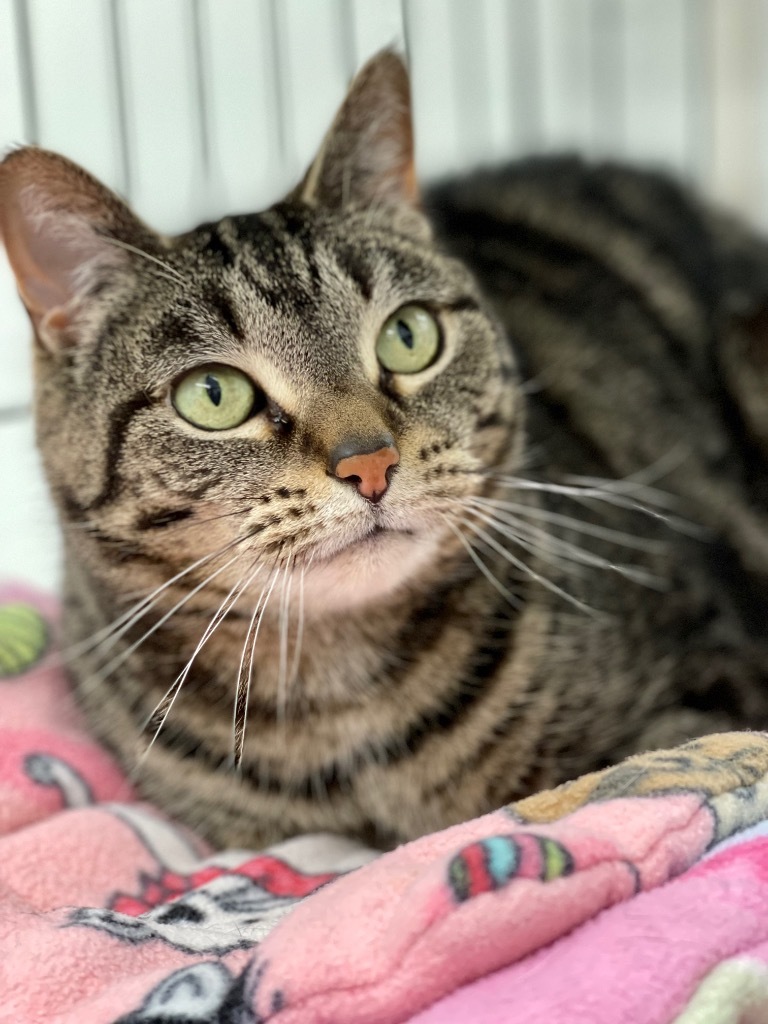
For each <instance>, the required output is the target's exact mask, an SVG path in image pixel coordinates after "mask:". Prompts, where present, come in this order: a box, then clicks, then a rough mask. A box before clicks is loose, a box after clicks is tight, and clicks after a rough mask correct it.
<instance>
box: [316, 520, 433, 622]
mask: <svg viewBox="0 0 768 1024" xmlns="http://www.w3.org/2000/svg"><path fill="white" fill-rule="evenodd" d="M437 551H438V541H437V538H434V539H431V538H429V537H428V536H425V535H424V534H422V533H411V532H405V531H398V530H381V531H378V532H375V533H371V534H368V535H367V536H365V537H363V538H362V539H359V540H355V541H353V542H351V543H349V544H347V545H345V546H344V547H342V548H340V549H339V550H338V551H336V552H333V553H331V554H330V555H328V556H326V557H323V558H316V559H314V560H313V561H312V563H311V565H310V567H309V568H308V569H307V571H306V573H305V577H304V607H305V610H306V612H307V613H308V614H309V615H322V614H323V613H325V612H339V611H343V610H345V609H353V608H359V607H360V606H361V605H363V604H367V603H369V602H370V601H375V600H380V599H382V598H386V597H388V596H390V595H391V594H392V593H394V591H396V590H397V589H398V588H399V587H401V586H402V585H403V584H404V583H406V582H407V581H408V579H409V578H411V577H413V576H414V575H415V574H417V573H418V572H419V571H420V570H421V569H423V567H424V566H425V564H426V563H427V562H429V561H431V560H433V559H434V558H435V557H436V555H437Z"/></svg>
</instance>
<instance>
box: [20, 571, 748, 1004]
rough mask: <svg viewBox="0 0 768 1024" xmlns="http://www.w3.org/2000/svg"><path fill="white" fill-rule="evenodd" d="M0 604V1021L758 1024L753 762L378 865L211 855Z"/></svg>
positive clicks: (591, 802)
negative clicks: (126, 772)
mask: <svg viewBox="0 0 768 1024" xmlns="http://www.w3.org/2000/svg"><path fill="white" fill-rule="evenodd" d="M55 611H56V609H55V605H54V604H53V603H52V602H51V601H50V600H47V599H45V598H43V597H41V596H40V595H36V594H34V593H32V592H29V591H26V590H23V589H21V588H15V589H14V588H6V589H5V590H4V591H2V592H0V1021H2V1022H8V1024H10V1022H13V1024H33V1022H62V1024H64V1022H67V1024H74V1022H77V1024H108V1022H109V1024H116V1022H118V1021H119V1022H121V1024H129V1022H130V1024H139V1022H153V1024H161V1022H167V1024H171V1022H175V1024H197V1022H200V1024H202V1022H210V1024H214V1022H216V1024H225V1022H226V1024H235V1022H237V1024H266V1022H270V1024H395V1022H401V1021H412V1022H418V1024H491V1022H494V1024H496V1022H499V1021H515V1022H516V1024H525V1022H531V1024H532V1022H537V1024H538V1022H543V1021H547V1022H548V1024H582V1022H583V1024H625V1022H626V1024H646V1022H647V1024H661V1022H669V1021H675V1022H677V1024H726V1022H727V1024H736V1022H744V1024H746V1022H751V1024H758V1022H765V1021H768V822H767V821H766V819H768V736H766V735H763V734H760V733H740V734H725V735H720V736H713V737H708V738H706V739H704V740H700V741H697V742H695V743H691V744H687V745H686V746H685V747H681V748H678V749H677V750H674V751H667V752H661V753H655V754H650V755H644V756H642V757H639V758H633V759H631V760H629V761H627V762H625V763H623V764H620V765H618V766H616V767H615V768H611V769H608V770H606V771H604V772H600V773H597V774H595V775H591V776H585V777H583V778H581V779H578V780H576V781H574V782H573V783H569V784H568V785H566V786H562V787H560V788H559V789H557V790H554V791H551V792H547V793H541V794H538V795H536V796H534V797H531V798H529V799H528V800H524V801H522V802H520V803H518V804H515V805H512V806H510V807H507V808H504V809H502V810H499V811H496V812H495V813H493V814H489V815H486V816H485V817H483V818H478V819H477V820H475V821H471V822H468V823H467V824H465V825H460V826H457V827H455V828H451V829H448V830H446V831H444V832H440V833H437V834H435V835H430V836H426V837H424V838H423V839H420V840H418V841H416V842H413V843H410V844H408V845H406V846H403V847H401V848H399V849H398V850H395V851H394V852H392V853H388V854H385V855H383V856H379V857H377V856H376V855H375V854H374V853H373V852H372V851H370V850H367V849H365V848H364V847H361V846H360V845H359V844H357V843H354V842H351V841H347V840H344V839H340V838H337V837H332V836H304V837H299V838H297V839H294V840H291V841H289V842H286V843H283V844H281V845H280V846H278V847H274V848H273V849H271V850H266V851H260V852H254V851H243V850H239V851H237V850H230V851H225V852H218V853H215V852H213V851H211V850H209V849H206V847H205V845H204V844H203V843H202V842H200V841H199V840H198V839H196V838H195V836H193V835H191V834H189V833H188V832H186V831H185V830H184V829H182V828H180V827H178V826H176V825H174V824H173V823H172V822H170V821H168V820H167V819H166V818H164V817H163V815H162V814H160V813H159V812H158V811H156V810H154V809H153V808H152V807H149V806H147V805H146V804H143V803H140V802H138V801H137V800H136V798H135V795H134V794H133V793H132V792H131V789H130V787H129V785H128V784H127V782H126V781H125V779H124V778H123V776H122V775H121V773H120V771H119V770H118V769H117V767H116V766H115V765H114V763H113V762H112V760H111V759H110V757H109V756H108V755H107V753H106V752H105V751H104V750H102V749H100V748H99V746H98V745H97V744H96V743H95V742H94V741H93V740H92V739H90V738H89V736H88V734H87V731H86V730H85V728H84V725H83V723H82V721H81V720H80V718H79V716H78V714H77V712H76V709H75V708H74V706H73V704H72V701H71V698H70V696H69V693H68V690H67V685H66V681H65V678H64V675H63V673H62V671H61V669H60V668H59V667H58V666H57V663H56V659H55V656H54V653H53V652H54V647H55Z"/></svg>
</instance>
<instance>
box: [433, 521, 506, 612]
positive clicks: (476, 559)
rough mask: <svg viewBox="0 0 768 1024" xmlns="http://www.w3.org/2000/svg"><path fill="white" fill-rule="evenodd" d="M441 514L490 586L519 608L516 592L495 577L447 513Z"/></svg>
mask: <svg viewBox="0 0 768 1024" xmlns="http://www.w3.org/2000/svg"><path fill="white" fill-rule="evenodd" d="M441 515H442V518H443V519H445V521H446V523H447V525H448V527H449V529H451V530H452V531H453V532H454V533H455V534H456V536H457V537H458V539H459V541H460V542H461V544H462V546H463V547H464V548H465V549H466V551H467V554H468V555H469V557H470V558H471V559H472V561H473V562H474V563H475V565H476V566H477V568H478V569H479V570H480V572H481V573H482V574H483V576H485V578H486V579H487V580H488V582H489V583H490V584H491V586H492V587H494V588H495V589H496V590H498V592H499V593H500V594H501V595H502V597H505V598H506V599H507V601H508V602H509V603H510V604H511V605H512V607H513V608H520V606H521V601H520V598H519V597H518V596H517V595H516V594H514V593H513V592H512V591H511V590H510V589H509V588H508V587H505V586H504V584H503V583H502V582H501V580H499V579H497V577H496V576H495V575H494V574H493V572H491V570H490V569H489V568H488V566H487V565H486V564H485V562H484V561H483V560H482V558H480V556H479V555H478V554H477V551H476V549H475V546H474V545H473V544H472V542H471V541H470V540H469V539H468V538H467V537H465V536H464V534H463V533H462V532H461V530H460V529H459V528H458V526H457V525H456V524H455V523H454V522H452V521H451V519H450V518H449V517H448V516H447V515H444V514H442V513H441Z"/></svg>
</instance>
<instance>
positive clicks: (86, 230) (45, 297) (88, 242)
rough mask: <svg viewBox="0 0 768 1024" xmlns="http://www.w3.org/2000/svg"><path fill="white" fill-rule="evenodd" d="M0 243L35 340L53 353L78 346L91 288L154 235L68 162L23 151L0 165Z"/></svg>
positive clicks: (123, 267) (42, 152)
mask: <svg viewBox="0 0 768 1024" xmlns="http://www.w3.org/2000/svg"><path fill="white" fill-rule="evenodd" d="M0 241H2V242H3V244H4V246H5V249H6V252H7V254H8V259H9V261H10V264H11V268H12V270H13V272H14V274H15V275H16V283H17V286H18V289H19V295H20V296H21V299H22V301H23V303H24V305H25V306H26V308H27V312H28V313H29V316H30V319H31V320H32V323H33V325H34V328H35V333H36V335H37V338H38V339H39V340H40V341H41V342H42V343H43V344H44V345H45V346H46V347H47V348H48V349H50V350H51V351H56V350H57V349H60V348H63V347H67V346H71V345H72V344H74V343H75V342H76V341H77V333H78V331H77V326H78V324H79V323H81V322H82V320H83V317H84V316H85V315H87V311H88V297H89V295H90V294H91V293H92V291H93V290H94V288H95V287H96V286H97V285H99V284H102V283H103V282H104V280H105V279H106V278H107V277H108V276H109V275H110V274H111V275H114V274H115V272H118V273H119V272H121V271H125V270H127V269H129V263H130V259H129V253H130V252H131V251H133V252H136V251H137V250H138V249H142V250H145V249H146V248H152V247H156V246H157V245H158V243H159V236H157V235H155V234H154V233H153V232H151V231H150V229H149V228H147V227H146V226H145V225H143V224H142V223H141V221H139V219H138V218H137V217H135V216H134V214H133V213H132V212H131V211H130V210H129V209H128V207H127V206H126V204H125V203H124V202H123V201H122V199H120V198H119V197H118V196H116V195H115V194H114V193H113V192H111V191H110V190H109V189H108V188H106V186H104V185H102V184H101V182H99V181H97V180H96V179H95V178H94V177H92V176H91V175H90V174H88V173H87V172H86V171H84V170H83V169H82V168H81V167H78V166H77V165H76V164H74V163H72V161H71V160H67V159H66V157H63V156H60V155H59V154H57V153H50V152H48V151H47V150H44V149H37V148H35V147H33V146H29V147H25V148H23V149H18V150H15V151H13V152H11V153H9V154H8V156H7V157H6V158H5V160H3V161H2V163H0Z"/></svg>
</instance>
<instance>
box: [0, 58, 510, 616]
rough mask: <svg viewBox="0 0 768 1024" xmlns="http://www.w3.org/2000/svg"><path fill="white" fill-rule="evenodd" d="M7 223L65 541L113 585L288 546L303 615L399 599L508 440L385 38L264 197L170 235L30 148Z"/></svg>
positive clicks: (497, 344)
mask: <svg viewBox="0 0 768 1024" xmlns="http://www.w3.org/2000/svg"><path fill="white" fill-rule="evenodd" d="M0 231H1V233H2V237H3V240H4V243H5V246H6V249H7V252H8V256H9V258H10V262H11V265H12V267H13V269H14V272H15V274H16V277H17V280H18V287H19V291H20V294H21V297H22V299H23V301H24V303H25V305H26V308H27V310H28V312H29V316H30V318H31V320H32V324H33V326H34V329H35V336H36V344H35V374H36V397H35V405H36V417H37V429H38V440H39V445H40V448H41V450H42V454H43V459H44V463H45V467H46V471H47V475H48V478H49V481H50V484H51V488H52V491H53V494H54V497H55V500H56V502H57V505H58V507H59V509H60V512H61V516H62V521H63V523H64V527H65V534H66V537H67V547H68V552H69V557H70V558H72V557H75V558H77V559H79V560H81V561H82V562H83V563H84V564H85V565H87V566H88V567H89V569H90V571H91V572H92V573H94V574H96V576H98V577H100V578H102V579H109V578H113V579H115V580H119V583H120V586H121V587H122V588H124V589H127V590H134V591H135V590H136V589H139V590H141V589H142V588H143V587H145V586H148V585H150V584H157V583H159V582H162V581H163V580H164V579H168V578H170V577H171V576H173V575H174V574H175V573H181V572H182V571H183V570H185V569H187V568H188V567H189V566H191V565H193V563H196V562H199V564H198V565H197V567H196V568H195V569H194V570H192V571H191V572H190V573H189V574H188V575H187V576H186V577H185V578H186V579H187V580H188V581H189V583H190V585H192V584H196V583H197V582H198V581H199V580H202V579H203V578H205V577H207V576H209V575H210V574H211V573H215V574H216V578H217V581H218V585H217V587H216V589H217V590H221V591H222V592H225V591H226V590H228V589H229V588H230V587H232V586H233V585H235V584H237V582H238V580H240V581H246V580H247V579H250V577H251V576H252V575H254V574H256V575H254V579H256V578H257V577H258V580H259V581H261V582H260V584H259V585H258V586H257V585H256V584H255V583H252V584H250V585H249V592H253V593H259V592H260V591H261V590H262V584H266V583H268V581H269V579H270V578H271V577H274V575H275V572H276V571H277V567H278V566H280V567H285V566H288V567H289V568H292V569H293V570H294V572H300V573H301V575H302V576H303V577H304V581H303V582H304V590H305V599H306V602H307V610H308V611H311V610H312V609H315V610H316V611H318V612H319V611H322V609H324V608H332V607H336V608H338V607H343V606H345V605H349V604H353V603H358V602H360V601H365V600H368V599H371V598H374V597H377V596H381V595H386V594H391V593H393V592H395V591H396V590H397V589H398V588H399V587H401V586H403V585H407V584H408V582H409V581H412V580H414V579H415V577H416V575H417V574H419V573H421V574H422V575H423V571H424V569H425V568H426V567H427V566H428V565H430V564H433V565H437V564H438V563H439V562H440V560H441V559H442V558H443V557H444V556H445V553H446V552H450V551H455V550H459V549H460V540H459V537H458V536H457V534H456V526H455V522H456V521H455V517H456V516H457V515H459V514H460V513H461V509H462V506H461V504H460V502H461V500H462V499H464V498H466V497H467V496H468V495H471V494H473V493H476V492H477V491H478V490H479V489H480V488H481V487H482V485H483V480H484V474H485V472H486V471H487V469H488V468H489V467H492V466H494V465H496V464H497V462H498V460H499V459H500V458H501V456H502V453H503V452H509V451H510V450H515V449H517V448H519V446H520V444H521V443H522V441H521V428H520V422H521V409H520V406H521V401H522V400H521V397H520V392H519V389H518V388H516V387H515V385H514V371H513V368H512V364H511V355H510V352H509V349H508V346H507V345H506V343H505V341H504V339H503V338H502V336H501V333H500V330H499V328H498V326H497V324H496V322H495V321H494V320H493V318H492V317H491V316H490V315H489V314H488V312H487V311H486V310H485V309H484V308H483V303H482V299H481V298H480V296H479V295H478V292H477V289H476V286H475V284H474V282H473V280H472V278H471V276H470V274H469V273H468V272H467V270H466V269H465V268H464V267H463V265H462V264H461V263H459V262H458V261H457V260H455V259H452V258H449V257H448V256H446V255H445V254H443V253H442V252H441V251H440V249H439V248H438V247H436V246H435V244H434V242H433V240H432V236H431V231H430V227H429V224H428V222H427V219H426V218H425V216H424V215H423V213H422V211H421V209H420V206H419V196H418V190H417V186H416V181H415V176H414V169H413V145H412V132H411V116H410V101H409V87H408V77H407V73H406V71H405V68H404V67H403V64H402V62H401V61H400V59H399V58H398V57H396V56H395V55H394V54H392V53H383V54H381V55H379V56H378V57H376V58H374V59H373V60H372V61H371V62H370V63H369V64H368V65H367V66H366V67H365V68H364V69H363V70H362V71H361V72H360V74H359V75H358V76H357V78H356V79H355V81H354V83H353V85H352V87H351V89H350V92H349V94H348V96H347V98H346V100H345V102H344V104H343V105H342V107H341V109H340V111H339V113H338V115H337V117H336V119H335V121H334V123H333V125H332V126H331V129H330V131H329V132H328V134H327V136H326V138H325V140H324V142H323V144H322V146H321V148H320V152H319V154H318V156H317V157H316V159H315V160H314V162H313V163H312V165H311V167H310V168H309V170H308V172H307V174H306V176H305V177H304V179H303V181H302V182H301V183H300V185H299V186H298V187H297V188H296V189H295V190H294V191H292V192H291V193H290V194H289V195H288V197H287V198H286V199H285V200H284V201H282V202H280V203H277V204H276V205H275V206H274V207H272V208H271V209H269V210H267V211H266V212H264V213H261V214H254V215H248V216H236V217H227V218H225V219H223V220H222V221H220V222H219V223H217V224H207V225H203V226H201V227H199V228H197V229H195V230H193V231H191V232H189V233H188V234H185V235H182V236H180V237H178V238H167V237H164V236H162V235H160V234H158V233H156V232H155V231H153V230H151V229H150V228H148V227H147V226H145V225H144V224H142V223H141V222H140V221H139V220H138V219H137V218H136V216H135V215H134V214H133V213H132V212H131V211H130V210H129V209H128V207H127V206H126V205H125V204H124V203H123V202H122V201H121V200H120V199H119V198H118V197H117V196H115V195H114V194H113V193H111V192H109V191H108V190H107V189H106V188H104V187H103V186H102V185H101V184H99V183H98V182H97V181H95V180H94V179H93V178H92V177H91V176H90V175H88V174H87V173H86V172H84V171H83V170H81V169H80V168H78V167H76V166H75V165H73V164H72V163H70V162H69V161H68V160H65V159H64V158H62V157H60V156H56V155H54V154H52V153H48V152H45V151H43V150H38V149H34V148H25V149H19V150H17V151H15V152H12V153H11V154H10V155H9V156H8V157H7V158H6V160H5V161H4V163H3V164H2V165H0Z"/></svg>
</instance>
